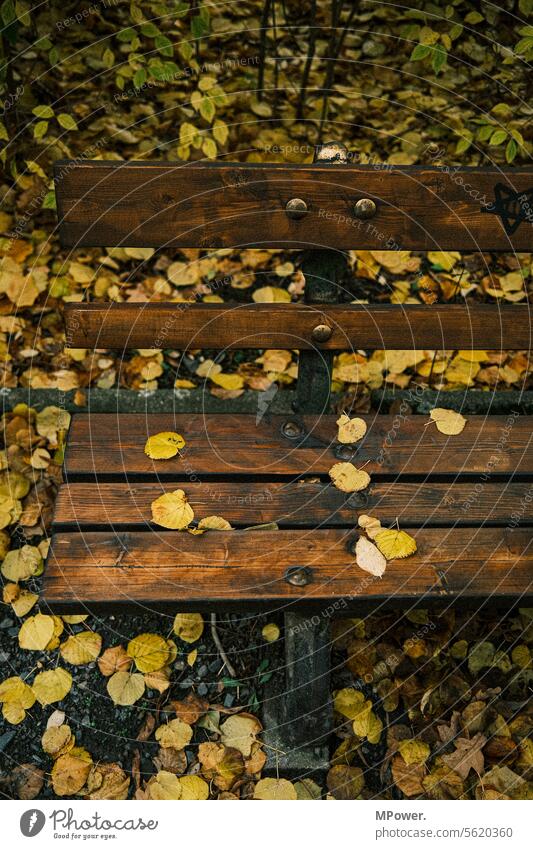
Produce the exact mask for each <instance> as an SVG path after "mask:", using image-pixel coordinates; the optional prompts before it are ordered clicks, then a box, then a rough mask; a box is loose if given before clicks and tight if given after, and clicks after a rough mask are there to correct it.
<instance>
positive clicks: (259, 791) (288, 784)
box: [254, 778, 298, 801]
mask: <svg viewBox="0 0 533 849" xmlns="http://www.w3.org/2000/svg"><path fill="white" fill-rule="evenodd" d="M254 799H263V800H272V799H275V800H287V801H296V799H298V795H297V793H296V788H295V786H294V784H293V783H292V781H287V779H285V778H262V779H261V781H258V782H257V784H256V785H255V789H254Z"/></svg>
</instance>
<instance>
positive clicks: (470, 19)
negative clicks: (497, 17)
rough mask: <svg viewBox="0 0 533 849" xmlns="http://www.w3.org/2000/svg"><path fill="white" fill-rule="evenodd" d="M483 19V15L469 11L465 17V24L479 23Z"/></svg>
mask: <svg viewBox="0 0 533 849" xmlns="http://www.w3.org/2000/svg"><path fill="white" fill-rule="evenodd" d="M483 20H484V18H483V15H480V14H479V12H469V13H468V15H467V16H466V17H465V24H479V23H481V21H483Z"/></svg>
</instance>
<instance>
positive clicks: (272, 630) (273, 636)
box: [261, 622, 279, 643]
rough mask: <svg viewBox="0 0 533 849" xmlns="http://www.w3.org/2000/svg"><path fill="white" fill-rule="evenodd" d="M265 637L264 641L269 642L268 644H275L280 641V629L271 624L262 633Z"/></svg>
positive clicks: (273, 623)
mask: <svg viewBox="0 0 533 849" xmlns="http://www.w3.org/2000/svg"><path fill="white" fill-rule="evenodd" d="M261 634H262V635H263V639H264V640H266V641H267V643H275V642H276V640H279V628H278V626H277V625H276V623H275V622H269V623H268V624H267V625H265V627H264V628H263V630H262V631H261Z"/></svg>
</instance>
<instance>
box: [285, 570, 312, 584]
mask: <svg viewBox="0 0 533 849" xmlns="http://www.w3.org/2000/svg"><path fill="white" fill-rule="evenodd" d="M285 580H286V581H287V583H288V584H292V586H293V587H306V586H307V584H308V583H309V581H310V580H311V569H309V568H308V567H307V566H292V567H291V568H290V569H287V571H286V572H285Z"/></svg>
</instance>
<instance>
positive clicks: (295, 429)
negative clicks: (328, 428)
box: [281, 419, 303, 439]
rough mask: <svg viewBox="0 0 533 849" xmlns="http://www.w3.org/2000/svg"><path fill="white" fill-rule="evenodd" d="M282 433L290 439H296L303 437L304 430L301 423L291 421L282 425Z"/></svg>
mask: <svg viewBox="0 0 533 849" xmlns="http://www.w3.org/2000/svg"><path fill="white" fill-rule="evenodd" d="M281 432H282V434H283V436H287V437H288V438H289V439H296V437H297V436H301V434H302V432H303V430H302V426H301V424H299V422H295V421H293V420H292V419H290V420H289V421H287V422H284V423H283V424H282V426H281Z"/></svg>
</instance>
